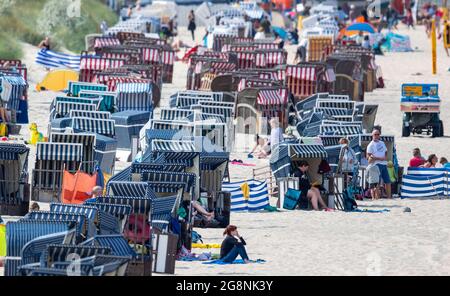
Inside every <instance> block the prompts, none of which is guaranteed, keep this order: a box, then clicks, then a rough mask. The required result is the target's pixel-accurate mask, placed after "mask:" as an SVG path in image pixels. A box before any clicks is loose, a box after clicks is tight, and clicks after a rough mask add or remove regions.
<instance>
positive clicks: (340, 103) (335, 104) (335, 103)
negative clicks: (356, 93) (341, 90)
mask: <svg viewBox="0 0 450 296" xmlns="http://www.w3.org/2000/svg"><path fill="white" fill-rule="evenodd" d="M316 107H318V108H333V109H337V108H339V109H347V110H354V109H355V102H354V101H347V100H322V99H318V100H317V101H316Z"/></svg>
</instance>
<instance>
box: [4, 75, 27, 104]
mask: <svg viewBox="0 0 450 296" xmlns="http://www.w3.org/2000/svg"><path fill="white" fill-rule="evenodd" d="M6 85H8V86H9V87H10V89H11V91H10V93H9V96H7V94H6ZM0 86H1V87H0V97H1V100H2V101H4V102H6V107H7V108H8V109H11V110H16V111H19V103H20V100H21V99H23V98H24V96H25V95H26V92H27V88H28V83H27V82H26V81H25V79H24V78H23V76H21V75H17V74H11V75H2V73H1V72H0Z"/></svg>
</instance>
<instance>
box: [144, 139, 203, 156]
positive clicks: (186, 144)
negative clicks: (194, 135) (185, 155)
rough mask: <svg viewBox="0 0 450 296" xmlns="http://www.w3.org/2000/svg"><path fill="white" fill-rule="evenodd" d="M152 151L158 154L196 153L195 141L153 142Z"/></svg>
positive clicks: (156, 140)
mask: <svg viewBox="0 0 450 296" xmlns="http://www.w3.org/2000/svg"><path fill="white" fill-rule="evenodd" d="M152 150H153V151H157V152H175V153H181V152H189V153H192V152H196V148H195V144H194V141H177V140H160V139H155V140H153V141H152Z"/></svg>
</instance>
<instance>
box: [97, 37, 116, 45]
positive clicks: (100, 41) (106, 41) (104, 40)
mask: <svg viewBox="0 0 450 296" xmlns="http://www.w3.org/2000/svg"><path fill="white" fill-rule="evenodd" d="M116 45H120V40H119V39H117V38H115V37H97V38H95V42H94V47H95V48H102V47H108V46H116Z"/></svg>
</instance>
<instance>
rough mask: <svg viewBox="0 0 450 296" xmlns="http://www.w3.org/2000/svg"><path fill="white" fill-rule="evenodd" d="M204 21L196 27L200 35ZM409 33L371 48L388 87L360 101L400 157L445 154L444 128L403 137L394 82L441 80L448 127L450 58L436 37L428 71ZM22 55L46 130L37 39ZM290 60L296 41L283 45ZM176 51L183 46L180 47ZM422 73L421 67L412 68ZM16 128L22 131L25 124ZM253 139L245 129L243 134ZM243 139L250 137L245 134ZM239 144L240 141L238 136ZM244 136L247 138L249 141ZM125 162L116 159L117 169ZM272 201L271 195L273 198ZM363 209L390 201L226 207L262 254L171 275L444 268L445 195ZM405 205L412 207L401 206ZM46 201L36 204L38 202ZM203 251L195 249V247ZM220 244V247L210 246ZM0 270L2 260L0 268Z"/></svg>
mask: <svg viewBox="0 0 450 296" xmlns="http://www.w3.org/2000/svg"><path fill="white" fill-rule="evenodd" d="M203 32H204V30H203V29H201V28H199V29H198V30H197V38H198V39H199V38H200V37H201V36H200V35H201V34H202V33H203ZM400 33H402V34H408V35H409V36H410V37H411V43H412V46H413V48H415V49H416V50H415V52H412V53H387V54H386V55H385V56H377V63H378V64H379V65H380V66H381V67H382V71H383V77H384V79H385V84H386V87H385V88H384V89H377V90H376V91H374V92H373V93H367V94H366V97H365V101H366V102H368V103H377V104H379V109H378V115H377V120H376V124H380V125H382V130H383V133H384V134H387V135H394V136H396V145H397V153H398V157H399V161H400V164H401V165H406V164H407V161H408V159H409V157H410V154H411V150H412V149H413V148H414V147H419V148H421V149H422V151H423V154H424V155H427V154H430V153H436V154H437V155H438V156H446V157H450V152H448V151H449V150H448V147H449V146H450V145H449V144H450V140H449V137H448V136H445V137H443V138H434V139H432V138H430V137H427V136H420V137H419V136H415V137H409V138H402V137H401V122H402V114H401V112H400V104H399V101H400V86H401V84H402V83H406V82H423V83H439V86H440V89H439V93H440V96H441V98H442V113H441V116H442V119H443V121H444V127H445V134H446V135H449V134H450V120H449V117H448V116H447V114H449V113H448V112H449V111H450V110H449V109H450V103H449V102H448V98H449V97H450V84H449V83H448V82H449V81H450V72H448V69H449V68H450V58H448V57H446V55H445V53H444V50H443V48H442V43H441V42H439V43H438V45H439V47H438V55H437V56H438V74H437V75H435V76H433V75H431V41H430V40H428V39H427V38H426V36H425V33H424V29H423V27H417V29H416V30H407V29H405V28H403V27H401V28H400ZM180 36H185V37H182V40H183V41H187V42H190V44H192V41H189V39H190V35H189V34H188V32H187V31H186V29H185V28H184V29H183V28H181V29H180ZM24 47H25V48H24V52H25V53H26V57H25V63H26V64H27V66H28V69H29V76H30V92H29V116H30V122H37V123H38V126H39V129H40V131H41V132H42V133H44V134H46V133H47V125H48V114H49V110H48V108H49V105H50V102H51V101H52V99H53V97H54V96H55V93H51V92H40V93H39V92H36V91H35V90H34V87H35V84H36V83H37V82H39V81H40V80H41V79H42V77H43V76H44V75H45V70H44V69H42V67H40V66H37V65H35V64H34V57H35V54H36V52H37V49H36V48H35V47H32V46H30V45H24ZM287 49H288V51H289V60H290V61H292V59H293V56H294V52H295V46H287ZM179 56H180V57H181V53H180V54H179ZM186 70H187V65H186V64H183V63H181V62H176V64H175V71H174V73H175V75H174V82H173V83H172V84H166V85H164V87H163V90H162V95H163V101H162V106H165V105H167V103H168V97H169V95H170V94H172V93H174V92H175V91H177V90H181V89H184V88H185V82H186ZM416 73H421V75H415V74H416ZM22 134H23V136H24V138H25V139H28V137H29V132H28V127H27V126H23V128H22ZM248 139H251V137H248ZM248 143H251V141H250V140H249V141H248ZM240 144H241V146H242V143H241V142H240ZM248 145H250V144H247V146H248ZM34 154H35V149H34V148H32V151H31V155H30V158H29V167H30V171H31V169H32V168H33V166H34ZM234 158H240V159H243V160H245V161H246V162H249V163H253V164H255V165H257V166H256V167H263V166H266V165H267V164H268V161H267V160H255V159H252V160H247V159H246V153H233V154H232V155H231V159H234ZM126 165H127V164H126V163H123V162H121V163H117V169H120V168H123V167H125V166H126ZM254 168H255V167H243V166H234V165H230V172H231V177H232V181H237V180H244V179H249V178H251V176H252V169H254ZM275 203H276V201H275V200H271V204H272V205H275ZM359 204H360V206H361V207H362V208H366V209H388V210H389V212H385V213H344V212H308V211H281V212H276V213H266V212H263V213H232V214H231V223H232V224H235V225H237V226H238V227H239V233H240V234H241V235H242V236H243V237H244V238H245V239H246V241H247V250H248V253H249V256H250V258H251V259H258V258H260V259H264V260H266V262H265V263H263V264H250V265H226V266H219V265H205V264H202V263H201V262H177V264H176V274H177V275H217V276H220V275H340V274H342V275H450V247H449V246H450V236H449V235H450V226H449V223H448V221H449V218H448V216H449V213H450V203H449V200H448V199H446V200H400V199H395V200H380V201H376V202H359ZM404 207H409V208H411V210H412V212H411V213H404V212H403V209H404ZM46 208H48V205H45V204H42V205H41V209H46ZM196 231H198V232H199V233H200V234H201V235H202V237H203V241H204V242H205V243H220V242H221V241H222V239H223V237H222V229H196ZM200 251H201V250H200ZM214 252H218V250H214ZM1 272H2V270H1V268H0V274H1Z"/></svg>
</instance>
